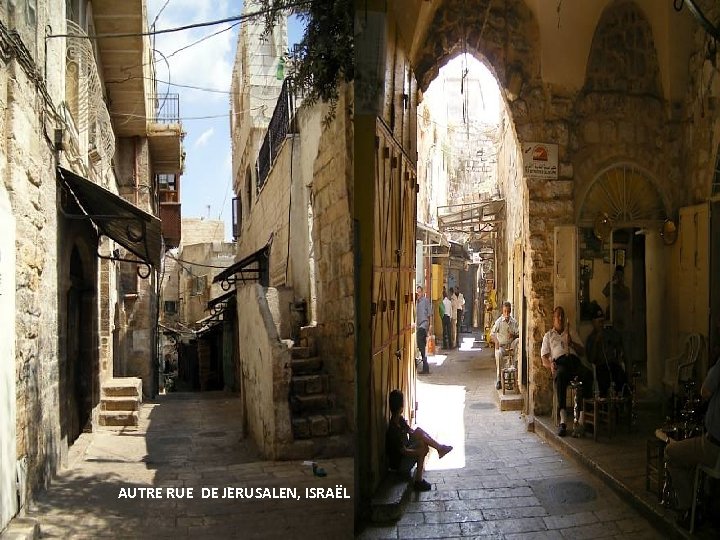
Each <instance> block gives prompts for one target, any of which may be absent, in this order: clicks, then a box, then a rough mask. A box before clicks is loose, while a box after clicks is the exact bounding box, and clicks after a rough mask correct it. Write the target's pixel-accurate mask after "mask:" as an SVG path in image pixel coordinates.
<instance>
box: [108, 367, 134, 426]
mask: <svg viewBox="0 0 720 540" xmlns="http://www.w3.org/2000/svg"><path fill="white" fill-rule="evenodd" d="M141 403H142V379H140V378H138V377H116V378H113V379H109V380H107V381H105V382H104V383H102V387H101V394H100V419H99V420H100V425H101V426H104V427H137V425H138V414H139V411H140V404H141Z"/></svg>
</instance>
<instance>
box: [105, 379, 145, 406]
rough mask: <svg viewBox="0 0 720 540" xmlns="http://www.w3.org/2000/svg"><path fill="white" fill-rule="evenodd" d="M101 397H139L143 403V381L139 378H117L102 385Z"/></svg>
mask: <svg viewBox="0 0 720 540" xmlns="http://www.w3.org/2000/svg"><path fill="white" fill-rule="evenodd" d="M101 390H102V396H101V397H105V396H108V397H137V399H138V400H140V402H141V403H142V379H140V378H139V377H115V378H113V379H109V380H107V381H104V382H103V383H102V384H101Z"/></svg>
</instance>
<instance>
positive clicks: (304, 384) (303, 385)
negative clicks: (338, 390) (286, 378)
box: [291, 373, 330, 396]
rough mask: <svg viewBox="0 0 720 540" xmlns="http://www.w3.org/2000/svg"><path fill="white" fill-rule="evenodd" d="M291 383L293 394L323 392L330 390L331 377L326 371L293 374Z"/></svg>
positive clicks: (301, 394)
mask: <svg viewBox="0 0 720 540" xmlns="http://www.w3.org/2000/svg"><path fill="white" fill-rule="evenodd" d="M291 385H292V392H293V394H294V395H297V396H305V395H310V394H322V393H323V392H329V391H330V377H329V375H327V374H325V373H315V374H313V375H293V376H292V381H291Z"/></svg>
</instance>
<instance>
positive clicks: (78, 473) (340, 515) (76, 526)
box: [28, 392, 354, 538]
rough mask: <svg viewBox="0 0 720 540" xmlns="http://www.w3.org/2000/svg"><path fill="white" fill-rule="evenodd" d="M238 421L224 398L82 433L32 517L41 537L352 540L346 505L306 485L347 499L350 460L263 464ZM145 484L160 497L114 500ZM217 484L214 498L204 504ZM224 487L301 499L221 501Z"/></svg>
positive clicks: (167, 407) (205, 397)
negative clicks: (315, 466)
mask: <svg viewBox="0 0 720 540" xmlns="http://www.w3.org/2000/svg"><path fill="white" fill-rule="evenodd" d="M239 418H240V400H239V399H238V398H237V397H235V396H232V395H228V394H223V393H215V392H209V393H197V394H183V393H178V394H170V395H168V396H167V397H164V396H163V397H161V398H159V401H156V402H153V403H145V404H143V406H142V410H141V415H140V427H139V428H138V429H134V430H131V429H128V430H126V431H124V432H121V433H117V432H116V433H113V432H98V433H94V434H84V435H82V436H81V438H80V439H79V440H78V442H77V443H76V444H75V445H73V447H72V449H71V455H70V460H69V461H70V466H69V467H68V468H67V469H65V470H63V471H62V472H61V473H60V474H59V476H58V477H57V478H56V479H55V480H54V481H53V484H52V486H51V487H50V489H49V490H48V491H47V492H46V493H45V494H44V495H42V496H41V497H40V498H39V499H38V500H37V502H35V503H33V504H32V506H31V508H30V510H29V512H28V516H29V517H32V518H35V519H36V520H37V521H38V522H39V523H40V532H41V537H43V538H162V537H181V538H282V537H287V538H351V537H352V526H353V502H352V499H322V500H320V499H309V498H305V495H306V492H305V488H317V487H323V488H330V487H332V488H335V487H336V486H337V485H340V486H342V487H343V488H345V490H346V493H347V495H348V496H350V497H352V496H353V474H354V471H353V460H352V458H345V459H335V460H325V461H322V462H320V463H319V465H320V466H321V467H322V468H324V469H325V471H326V472H327V476H326V477H324V478H320V477H317V476H314V475H313V473H312V470H311V467H308V466H306V465H303V462H299V461H292V462H268V461H261V460H260V458H259V457H258V454H257V452H256V450H255V449H254V448H253V446H252V445H251V444H250V443H249V442H248V441H247V440H244V439H243V437H242V436H241V432H240V422H239ZM148 487H154V488H162V489H161V490H160V492H159V493H160V494H161V495H162V498H137V496H136V498H134V499H130V498H120V494H121V490H122V489H126V490H128V494H130V493H132V488H148ZM213 487H216V488H218V489H219V491H218V498H217V499H214V498H202V488H213ZM224 487H259V488H269V489H271V490H272V489H273V488H275V489H276V490H278V489H280V488H296V489H297V495H298V496H299V497H300V499H299V500H297V499H292V498H291V499H267V498H266V499H257V498H256V499H251V500H247V499H245V500H242V499H228V498H225V499H223V498H220V497H221V496H222V493H223V491H222V490H223V488H224ZM167 488H193V498H192V499H190V498H188V497H187V495H188V493H187V492H185V493H184V494H183V495H184V498H169V493H168V490H167ZM135 493H136V494H138V495H139V491H136V492H135ZM145 493H147V492H145ZM269 493H270V494H272V492H269ZM275 493H276V494H279V493H280V492H279V491H276V492H275ZM154 494H156V495H157V494H158V492H157V491H155V492H154ZM263 494H265V493H263ZM325 494H326V493H325ZM343 494H344V493H343ZM178 495H180V494H179V493H178Z"/></svg>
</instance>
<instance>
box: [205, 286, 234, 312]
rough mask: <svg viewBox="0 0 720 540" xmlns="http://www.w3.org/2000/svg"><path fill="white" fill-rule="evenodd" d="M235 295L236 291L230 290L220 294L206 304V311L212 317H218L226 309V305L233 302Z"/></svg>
mask: <svg viewBox="0 0 720 540" xmlns="http://www.w3.org/2000/svg"><path fill="white" fill-rule="evenodd" d="M235 293H236V290H235V289H232V290H230V291H228V292H226V293H225V294H222V295H220V296H218V297H217V298H213V299H212V300H209V301H208V303H207V308H208V311H209V312H210V313H211V314H212V315H219V314H220V313H222V312H223V311H225V310H226V309H227V307H228V304H230V303H231V302H233V301H234V300H235Z"/></svg>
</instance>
